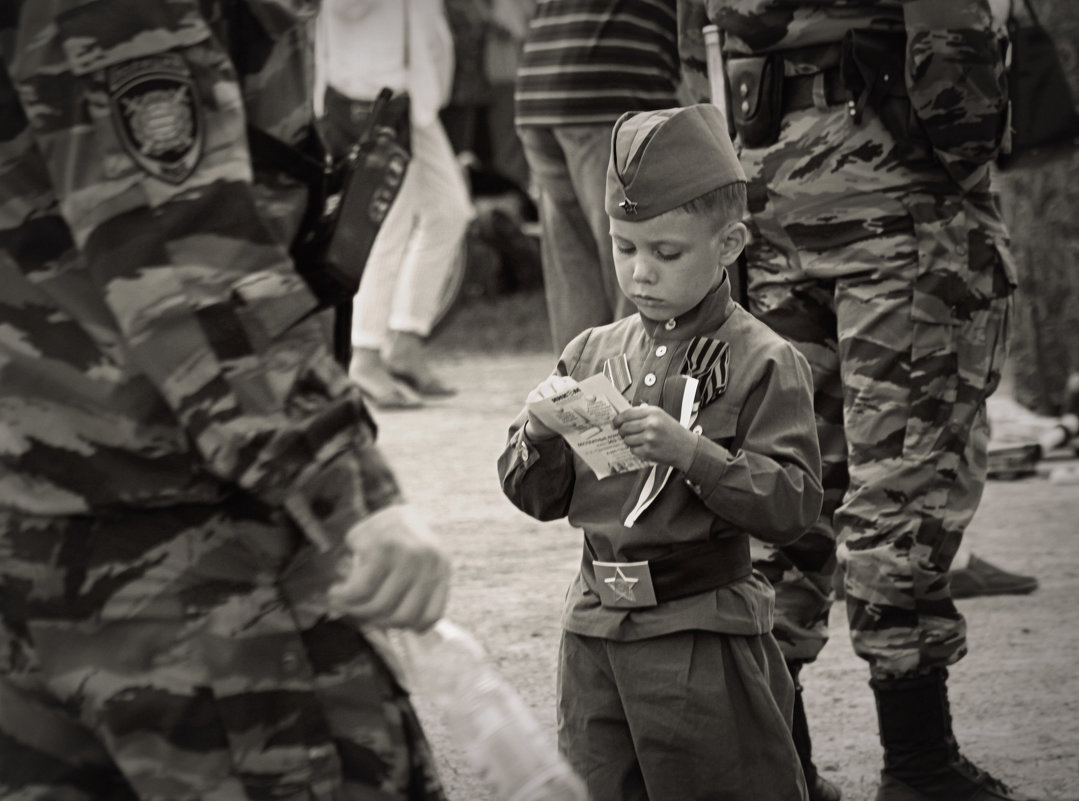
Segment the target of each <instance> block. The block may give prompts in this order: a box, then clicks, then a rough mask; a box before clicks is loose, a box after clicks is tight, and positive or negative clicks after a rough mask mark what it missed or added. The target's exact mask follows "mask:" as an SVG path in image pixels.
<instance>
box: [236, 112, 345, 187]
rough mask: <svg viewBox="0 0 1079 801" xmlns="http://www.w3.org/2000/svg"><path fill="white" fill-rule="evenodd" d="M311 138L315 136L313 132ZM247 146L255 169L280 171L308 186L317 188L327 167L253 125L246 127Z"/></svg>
mask: <svg viewBox="0 0 1079 801" xmlns="http://www.w3.org/2000/svg"><path fill="white" fill-rule="evenodd" d="M311 135H312V136H316V135H317V134H315V133H314V132H313V131H312V133H311ZM247 146H248V149H249V150H250V151H251V162H252V164H253V165H254V166H255V167H256V168H262V169H275V170H280V171H281V172H283V173H285V174H286V175H288V176H290V177H292V178H295V179H296V180H297V181H299V182H301V183H304V184H307V185H308V186H318V185H319V184H320V183H321V182H322V180H323V178H324V177H325V174H326V167H327V165H326V164H325V163H323V162H320V161H319V160H318V159H315V158H312V157H311V156H309V155H307V154H306V153H304V152H303V151H302V150H299V149H298V148H295V147H293V146H292V145H289V144H286V143H284V142H282V141H281V140H280V139H278V138H277V137H276V136H273V135H272V134H268V133H266V131H264V130H262V129H261V128H256V127H254V126H253V125H248V126H247Z"/></svg>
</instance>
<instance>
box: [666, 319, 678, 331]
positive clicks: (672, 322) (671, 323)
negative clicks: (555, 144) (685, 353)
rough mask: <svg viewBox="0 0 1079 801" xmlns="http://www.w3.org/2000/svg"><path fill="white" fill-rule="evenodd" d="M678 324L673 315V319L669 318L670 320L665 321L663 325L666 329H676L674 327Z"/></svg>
mask: <svg viewBox="0 0 1079 801" xmlns="http://www.w3.org/2000/svg"><path fill="white" fill-rule="evenodd" d="M676 325H678V323H677V322H676V321H675V319H674V318H673V317H672V318H671V319H669V320H668V321H667V322H665V323H664V324H663V327H664V328H666V329H667V330H668V331H673V330H674V327H675V326H676Z"/></svg>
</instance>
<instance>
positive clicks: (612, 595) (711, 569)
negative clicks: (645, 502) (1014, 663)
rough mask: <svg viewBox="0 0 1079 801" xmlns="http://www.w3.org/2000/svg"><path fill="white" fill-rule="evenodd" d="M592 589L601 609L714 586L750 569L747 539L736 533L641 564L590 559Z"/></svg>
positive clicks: (651, 602) (646, 602) (681, 595)
mask: <svg viewBox="0 0 1079 801" xmlns="http://www.w3.org/2000/svg"><path fill="white" fill-rule="evenodd" d="M592 567H593V569H594V570H595V573H596V593H597V595H599V599H600V603H601V604H603V605H604V606H607V607H614V608H622V609H638V608H644V607H649V606H655V605H656V604H661V603H664V602H665V601H673V600H676V599H678V598H688V597H689V596H690V595H697V594H699V593H702V592H708V591H709V590H718V589H719V588H720V587H725V586H726V585H728V584H733V583H734V582H735V581H739V580H740V579H744V578H745V577H746V576H748V575H749V574H750V573H751V572H752V570H753V565H752V561H751V560H750V557H749V537H747V536H746V535H745V534H738V535H736V536H733V537H724V538H722V539H718V540H711V541H709V542H706V543H702V544H700V545H691V546H687V547H685V548H680V549H679V550H677V551H674V552H673V553H670V554H667V555H666V556H661V557H659V558H658V559H650V560H648V561H644V562H600V561H596V560H593V561H592Z"/></svg>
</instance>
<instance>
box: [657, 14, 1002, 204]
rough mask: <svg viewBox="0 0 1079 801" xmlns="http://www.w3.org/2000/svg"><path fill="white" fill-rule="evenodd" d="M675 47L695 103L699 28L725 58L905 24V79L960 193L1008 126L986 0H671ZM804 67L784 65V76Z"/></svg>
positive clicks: (982, 170)
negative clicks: (711, 34) (719, 35)
mask: <svg viewBox="0 0 1079 801" xmlns="http://www.w3.org/2000/svg"><path fill="white" fill-rule="evenodd" d="M678 4H679V10H678V11H679V14H678V16H679V52H680V57H681V59H682V65H683V73H684V76H685V79H686V81H687V82H688V83H689V84H690V85H691V86H692V90H693V91H692V94H693V95H694V97H695V99H696V100H708V99H710V92H709V89H708V82H707V75H706V71H705V63H706V62H705V56H704V42H703V37H702V36H701V28H702V27H703V26H704V25H707V24H709V23H714V24H716V25H718V26H719V28H720V30H721V31H722V32H723V50H724V55H725V56H728V57H729V56H737V55H746V54H758V53H766V52H774V51H790V50H799V49H803V48H808V47H812V46H816V45H827V44H833V43H834V44H838V43H839V42H840V41H841V40H842V38H843V36H844V34H845V33H846V32H847V31H848V30H850V29H852V28H855V29H860V28H868V29H873V30H880V31H886V32H897V31H904V30H905V31H906V34H907V42H906V70H905V81H906V87H907V91H908V94H909V97H910V100H911V104H912V107H913V109H914V111H915V113H916V114H917V116H918V118H919V120H920V122H921V124H922V127H923V129H924V131H925V133H926V135H927V136H928V138H929V140H930V142H931V143H932V146H933V149H934V152H935V155H936V157H937V160H938V161H939V162H940V163H941V164H942V165H943V167H944V168H945V169H946V170H947V171H948V174H949V175H950V176H951V178H952V179H953V180H954V181H955V182H956V183H957V184H958V185H959V187H960V188H962V189H964V190H969V189H972V188H974V187H984V186H985V185H986V184H987V183H988V180H989V165H990V163H991V162H992V161H993V160H994V159H995V158H996V156H997V153H998V151H999V149H1000V146H1001V144H1002V142H1003V140H1004V137H1005V136H1006V132H1007V129H1008V103H1007V85H1006V80H1005V73H1004V63H1003V55H1002V48H1001V44H1002V43H1001V41H1000V38H999V37H1000V31H999V28H998V26H997V25H995V23H994V21H993V17H992V14H991V12H990V8H989V2H988V0H964V2H951V0H827V1H825V0H821V1H820V2H797V0H678ZM807 68H810V67H806V66H805V65H799V64H798V63H797V59H794V60H792V62H789V63H788V64H787V65H786V67H785V69H786V70H787V72H788V74H790V73H791V72H792V71H793V72H798V71H804V70H805V69H807Z"/></svg>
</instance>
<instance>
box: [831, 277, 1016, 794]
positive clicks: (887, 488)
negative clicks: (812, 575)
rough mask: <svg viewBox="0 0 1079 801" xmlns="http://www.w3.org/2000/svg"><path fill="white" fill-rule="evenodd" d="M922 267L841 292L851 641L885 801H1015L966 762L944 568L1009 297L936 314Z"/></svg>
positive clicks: (954, 624) (962, 517)
mask: <svg viewBox="0 0 1079 801" xmlns="http://www.w3.org/2000/svg"><path fill="white" fill-rule="evenodd" d="M915 269H917V268H916V267H915V265H914V264H913V263H912V265H911V267H910V272H908V273H907V274H906V275H900V274H894V275H893V276H892V278H893V279H894V280H885V281H881V282H879V283H878V284H877V285H876V286H873V285H867V284H858V283H856V282H849V283H843V284H842V285H841V289H840V291H839V293H838V294H837V297H838V298H839V299H838V301H837V310H838V315H839V321H840V348H841V351H843V352H844V353H845V354H846V358H845V360H844V371H843V379H844V386H845V387H846V388H847V391H848V393H849V395H848V399H847V403H846V408H847V435H848V439H849V442H850V450H851V461H850V475H851V489H850V492H849V493H848V496H847V498H846V500H845V502H844V504H843V505H842V506H841V507H840V509H839V510H838V511H837V513H836V522H837V526H838V527H839V528H840V531H841V537H842V538H843V540H844V544H845V547H846V548H847V550H848V554H849V556H848V563H847V564H848V572H847V585H846V586H847V609H848V618H849V620H850V626H851V637H852V642H853V644H854V648H855V651H856V652H857V653H858V654H859V656H861V657H863V658H864V659H866V660H867V661H868V662H869V665H870V674H871V681H870V684H871V686H872V688H873V690H874V694H875V697H876V700H877V709H878V716H879V720H880V731H881V741H882V743H883V745H884V748H885V756H884V770H883V771H882V782H881V785H880V787H879V789H878V794H877V799H878V801H898V800H899V799H903V801H908V800H909V801H945V799H952V798H958V797H962V798H972V799H979V801H989V800H990V799H1016V798H1019V797H1020V796H1018V795H1017V794H1014V793H1012V792H1010V791H1009V790H1008V789H1007V788H1006V787H1004V786H1003V785H1002V784H1001V783H1000V782H998V781H996V780H995V779H993V778H992V777H991V776H989V775H988V774H986V773H985V772H983V771H980V770H977V769H976V768H974V767H973V766H972V765H971V764H970V763H969V762H967V761H966V760H965V759H964V758H963V757H962V756H961V755H960V754H959V750H958V746H957V745H956V742H955V739H954V735H953V732H952V723H951V714H950V709H949V706H948V701H947V686H946V678H947V671H946V667H947V665H950V664H952V663H954V662H956V661H957V660H959V659H960V658H961V657H962V656H963V655H964V654H965V652H966V631H965V624H964V620H963V617H962V615H960V614H959V612H958V611H957V610H956V608H955V605H954V603H953V602H952V599H951V597H950V594H949V578H948V569H949V566H950V564H951V560H952V557H953V556H954V554H955V552H956V549H957V548H958V546H959V542H960V539H961V537H962V534H963V530H964V529H965V527H966V525H967V524H968V523H969V521H970V518H971V517H972V516H973V514H974V511H975V509H976V508H977V505H978V502H979V500H980V498H981V493H982V489H983V487H984V478H985V468H986V449H987V446H988V422H987V415H986V406H985V399H986V397H987V396H988V394H989V393H990V392H992V390H993V389H994V388H995V386H996V384H997V382H998V381H999V377H1000V369H1001V366H1002V363H1003V358H1004V352H1005V320H1006V306H1007V301H1006V300H1005V299H1003V298H978V299H977V301H976V302H975V303H973V304H971V305H962V304H961V305H960V313H958V314H955V316H951V317H947V318H937V317H934V316H933V315H932V314H930V313H927V312H926V311H925V310H923V309H919V308H918V303H919V301H920V300H921V298H919V297H918V296H917V291H916V290H915V296H914V297H913V298H912V294H911V290H910V289H908V290H907V291H905V292H904V291H902V289H901V282H903V281H904V280H906V281H908V282H909V283H908V286H910V287H914V286H915V281H914V277H913V271H914V270H915ZM987 269H988V270H989V271H990V272H991V271H992V266H990V267H988V268H987ZM927 300H928V299H927ZM912 304H913V306H912ZM912 308H913V311H912ZM945 308H947V306H946V307H945ZM949 313H950V314H954V313H955V309H954V308H953V309H949Z"/></svg>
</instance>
